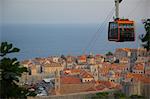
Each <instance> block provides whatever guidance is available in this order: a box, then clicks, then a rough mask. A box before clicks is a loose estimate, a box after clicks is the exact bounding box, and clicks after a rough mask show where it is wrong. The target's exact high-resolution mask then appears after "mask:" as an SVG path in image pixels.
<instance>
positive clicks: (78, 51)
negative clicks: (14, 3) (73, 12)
mask: <svg viewBox="0 0 150 99" xmlns="http://www.w3.org/2000/svg"><path fill="white" fill-rule="evenodd" d="M100 26H102V27H101V28H100ZM1 29H2V31H1V40H0V41H1V42H4V41H7V42H8V43H12V44H13V45H14V47H17V48H19V49H20V52H19V53H13V54H10V55H8V56H9V57H16V58H18V59H19V60H25V59H32V58H36V57H49V56H60V55H62V54H63V55H74V56H76V55H82V54H89V53H93V54H105V53H107V52H108V51H111V52H114V51H115V49H116V48H126V47H127V48H139V47H141V42H140V40H139V35H141V34H143V33H145V30H144V26H143V24H136V27H135V29H136V41H135V42H121V43H119V42H110V41H108V38H107V36H108V34H107V32H108V31H107V29H108V24H105V25H102V24H3V25H2V27H1Z"/></svg>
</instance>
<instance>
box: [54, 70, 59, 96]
mask: <svg viewBox="0 0 150 99" xmlns="http://www.w3.org/2000/svg"><path fill="white" fill-rule="evenodd" d="M55 92H56V95H59V94H60V70H59V69H57V70H56V71H55Z"/></svg>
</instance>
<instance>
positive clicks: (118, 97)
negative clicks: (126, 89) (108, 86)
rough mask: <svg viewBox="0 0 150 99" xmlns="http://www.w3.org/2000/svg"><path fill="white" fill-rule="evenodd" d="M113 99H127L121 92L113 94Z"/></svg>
mask: <svg viewBox="0 0 150 99" xmlns="http://www.w3.org/2000/svg"><path fill="white" fill-rule="evenodd" d="M114 97H115V99H127V97H126V95H125V94H124V93H122V92H116V93H114Z"/></svg>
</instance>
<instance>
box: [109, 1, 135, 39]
mask: <svg viewBox="0 0 150 99" xmlns="http://www.w3.org/2000/svg"><path fill="white" fill-rule="evenodd" d="M121 1H122V0H115V5H116V19H115V20H114V21H112V22H109V27H108V40H109V41H116V42H125V41H135V29H134V21H131V20H129V19H119V3H120V2H121Z"/></svg>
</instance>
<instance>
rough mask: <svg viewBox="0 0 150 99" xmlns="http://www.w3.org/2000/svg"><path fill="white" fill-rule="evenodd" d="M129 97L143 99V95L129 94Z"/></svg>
mask: <svg viewBox="0 0 150 99" xmlns="http://www.w3.org/2000/svg"><path fill="white" fill-rule="evenodd" d="M130 99H144V97H143V96H140V95H131V96H130Z"/></svg>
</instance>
